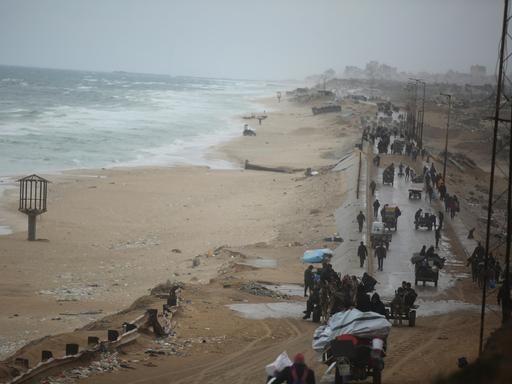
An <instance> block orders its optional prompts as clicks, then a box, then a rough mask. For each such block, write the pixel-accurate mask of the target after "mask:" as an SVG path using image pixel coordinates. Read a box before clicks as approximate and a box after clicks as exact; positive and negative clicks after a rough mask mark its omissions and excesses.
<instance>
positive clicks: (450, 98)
mask: <svg viewBox="0 0 512 384" xmlns="http://www.w3.org/2000/svg"><path fill="white" fill-rule="evenodd" d="M441 96H445V97H447V98H448V119H447V121H446V137H445V139H444V164H443V180H444V184H445V185H446V182H447V177H446V163H447V161H448V131H449V130H450V112H451V109H452V95H449V94H447V93H441Z"/></svg>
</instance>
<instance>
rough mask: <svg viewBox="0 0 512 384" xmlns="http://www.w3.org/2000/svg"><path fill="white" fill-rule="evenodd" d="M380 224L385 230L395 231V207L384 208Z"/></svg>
mask: <svg viewBox="0 0 512 384" xmlns="http://www.w3.org/2000/svg"><path fill="white" fill-rule="evenodd" d="M381 215H382V223H384V226H385V227H386V228H389V229H390V230H391V229H392V230H394V231H396V229H397V220H398V218H397V210H396V207H395V206H386V207H384V208H383V209H382V211H381Z"/></svg>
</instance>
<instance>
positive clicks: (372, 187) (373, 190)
mask: <svg viewBox="0 0 512 384" xmlns="http://www.w3.org/2000/svg"><path fill="white" fill-rule="evenodd" d="M375 188H377V184H375V181H373V180H372V181H370V191H371V192H372V196H375Z"/></svg>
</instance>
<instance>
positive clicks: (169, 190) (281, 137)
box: [0, 100, 359, 355]
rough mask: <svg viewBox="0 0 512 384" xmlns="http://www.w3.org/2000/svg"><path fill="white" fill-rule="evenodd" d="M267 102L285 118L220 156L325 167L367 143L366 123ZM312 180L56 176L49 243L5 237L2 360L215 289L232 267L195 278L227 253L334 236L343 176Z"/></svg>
mask: <svg viewBox="0 0 512 384" xmlns="http://www.w3.org/2000/svg"><path fill="white" fill-rule="evenodd" d="M265 102H266V105H267V110H268V109H275V112H272V113H270V114H269V118H268V119H266V120H264V121H263V124H262V126H261V127H256V128H257V132H258V136H257V137H254V138H246V137H241V138H239V139H236V140H233V141H232V142H230V143H227V144H224V145H222V146H220V147H218V148H216V149H215V150H214V151H212V154H211V156H213V157H220V156H221V154H224V155H223V156H225V157H227V158H229V159H231V160H235V161H237V162H239V163H240V164H241V163H242V161H243V160H245V159H249V160H250V161H251V162H254V163H258V164H265V165H282V166H290V167H295V168H306V167H313V168H316V167H319V166H323V165H327V164H332V163H334V162H335V158H336V156H337V155H338V154H339V153H340V152H343V151H346V150H347V149H349V148H350V147H352V144H353V143H352V138H353V137H355V135H359V132H358V131H357V130H356V129H355V128H353V127H355V126H356V125H357V124H356V122H357V121H358V115H357V114H354V115H353V116H352V117H351V118H349V117H346V118H345V120H342V118H341V117H340V116H339V115H325V116H316V117H313V116H311V114H310V113H309V108H307V107H304V106H302V107H301V106H295V105H293V104H291V103H288V102H283V103H280V104H277V102H276V101H275V100H266V101H265ZM241 123H242V122H241ZM340 123H341V124H340ZM252 124H257V121H256V122H252ZM241 125H242V124H241ZM302 176H303V175H302V174H301V173H299V174H281V173H267V172H255V171H244V170H210V169H207V168H199V167H175V168H136V169H116V170H94V171H84V172H79V173H77V172H73V173H72V174H71V173H69V174H64V175H61V176H58V177H57V176H50V178H51V179H52V181H53V183H52V184H51V185H50V189H49V203H48V206H49V209H48V212H47V213H46V214H44V215H43V216H42V217H41V219H40V220H39V221H38V238H39V239H42V240H41V241H37V242H27V241H26V240H25V238H26V233H25V232H24V231H21V232H20V231H16V232H15V233H14V234H12V235H8V236H0V270H1V276H2V279H1V282H0V306H1V307H2V313H1V314H0V329H1V330H2V331H1V333H0V344H1V345H2V350H0V353H2V352H3V353H4V355H5V353H7V352H10V351H12V350H13V349H15V347H16V346H19V345H20V344H23V343H25V342H27V341H29V340H32V339H36V338H38V337H41V336H43V335H46V334H53V333H60V332H66V331H70V330H72V329H74V328H76V327H79V326H83V325H84V324H86V323H88V322H90V321H91V320H95V319H98V318H100V317H102V316H104V315H105V314H109V313H113V312H115V311H118V310H120V309H122V308H124V307H126V306H128V305H129V304H130V303H132V302H133V301H134V300H135V299H136V298H137V297H139V296H141V295H144V294H146V293H147V292H148V289H149V288H151V287H153V286H154V285H155V284H156V283H158V282H161V281H165V280H167V279H173V278H175V279H178V280H182V281H185V282H191V281H192V282H196V283H207V282H208V281H209V279H210V278H212V277H214V276H215V275H216V273H217V270H218V269H219V267H220V266H221V265H222V264H223V263H225V262H226V260H215V258H213V257H212V258H204V259H202V262H201V264H200V265H199V266H198V267H196V268H192V259H193V258H194V257H195V256H196V255H198V254H205V253H207V252H208V250H212V249H214V248H216V247H218V246H221V245H224V244H228V245H230V246H242V245H245V244H254V243H260V242H264V243H267V245H269V246H270V247H276V246H279V245H287V244H288V243H293V242H298V243H301V244H303V243H306V242H311V241H312V239H313V240H315V239H318V240H320V239H321V238H322V237H324V236H326V235H329V234H331V233H333V232H334V231H335V226H334V218H333V215H332V212H333V210H334V208H335V207H336V206H337V205H338V204H339V199H336V197H338V198H339V190H338V186H339V183H340V182H342V180H343V176H342V174H339V173H337V174H333V175H325V176H324V177H322V179H320V178H318V179H315V178H311V179H306V180H305V181H303V182H298V181H297V180H298V179H299V178H301V177H302ZM312 179H314V182H311V181H310V180H312ZM344 182H350V181H344ZM4 204H5V205H6V207H7V210H8V212H7V215H9V217H16V222H14V223H12V221H11V223H12V224H13V227H14V228H15V229H20V228H24V227H25V220H26V218H25V217H24V216H23V215H21V214H17V213H16V208H17V203H16V191H13V192H12V193H11V194H10V196H9V197H8V199H6V200H5V201H4ZM43 239H44V240H43ZM302 249H303V247H301V248H300V249H298V250H297V251H296V252H297V258H298V256H299V255H300V254H301V252H302ZM173 250H174V251H173ZM276 252H278V251H276ZM267 253H270V254H272V252H271V251H267ZM273 256H278V255H273ZM297 265H298V267H296V269H297V271H296V272H298V280H300V277H301V272H300V271H301V268H302V267H301V266H300V264H298V263H297Z"/></svg>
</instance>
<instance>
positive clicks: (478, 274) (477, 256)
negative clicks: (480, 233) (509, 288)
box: [466, 242, 503, 288]
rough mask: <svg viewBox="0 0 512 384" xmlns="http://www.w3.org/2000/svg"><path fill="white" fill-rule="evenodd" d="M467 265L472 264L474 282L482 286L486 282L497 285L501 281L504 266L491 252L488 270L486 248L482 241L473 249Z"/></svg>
mask: <svg viewBox="0 0 512 384" xmlns="http://www.w3.org/2000/svg"><path fill="white" fill-rule="evenodd" d="M466 265H467V266H471V277H472V279H473V282H474V283H477V284H478V286H479V287H480V288H481V287H483V286H484V284H488V285H489V286H491V287H495V286H496V284H497V283H499V281H500V278H501V274H502V272H503V271H502V268H501V265H500V262H499V261H498V260H496V259H495V258H494V256H493V255H492V253H489V257H488V259H487V271H486V269H485V248H484V247H483V246H482V244H481V243H480V242H478V245H477V246H476V247H475V249H474V250H473V253H472V254H471V256H470V257H469V258H468V259H467V264H466Z"/></svg>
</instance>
